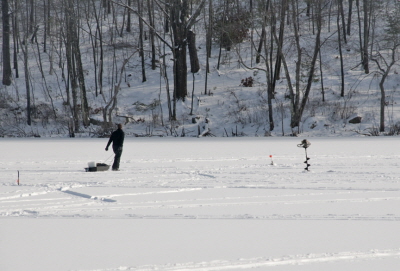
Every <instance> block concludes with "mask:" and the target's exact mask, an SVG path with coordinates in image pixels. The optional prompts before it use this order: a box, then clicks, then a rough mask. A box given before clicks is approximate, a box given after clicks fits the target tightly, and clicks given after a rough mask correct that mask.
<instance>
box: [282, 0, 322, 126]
mask: <svg viewBox="0 0 400 271" xmlns="http://www.w3.org/2000/svg"><path fill="white" fill-rule="evenodd" d="M312 5H313V6H314V7H313V9H314V12H315V14H314V18H315V20H316V25H317V33H316V35H315V43H314V48H313V53H312V55H311V58H310V59H309V61H308V65H307V70H306V71H307V74H308V75H307V78H306V80H307V82H306V85H305V86H304V89H301V85H300V82H301V68H302V64H303V63H304V60H303V56H306V55H305V54H304V52H303V48H302V47H301V46H300V37H301V35H300V33H299V31H298V29H299V28H298V25H297V20H296V16H297V14H296V8H295V6H294V2H292V5H291V7H292V9H291V12H292V22H293V30H294V39H295V48H296V53H297V57H296V59H295V62H296V68H295V70H296V72H295V82H296V83H295V84H294V86H295V88H293V84H292V79H291V75H290V72H289V68H288V64H287V61H286V58H285V56H284V54H283V51H282V50H280V52H281V57H282V63H283V66H284V68H285V74H286V79H287V86H288V88H289V91H290V105H291V123H290V126H291V127H292V128H295V127H298V129H300V127H299V126H300V121H301V117H302V115H303V112H304V109H305V106H306V104H307V100H308V96H309V94H310V91H311V85H312V82H313V78H314V71H315V63H316V61H317V58H318V53H319V50H320V45H321V40H320V36H321V29H322V16H321V13H322V3H321V1H319V0H313V1H312ZM274 38H275V40H276V42H277V43H278V42H279V39H278V37H277V36H276V34H275V35H274ZM278 44H279V43H278ZM302 93H303V95H302V97H301V94H302Z"/></svg>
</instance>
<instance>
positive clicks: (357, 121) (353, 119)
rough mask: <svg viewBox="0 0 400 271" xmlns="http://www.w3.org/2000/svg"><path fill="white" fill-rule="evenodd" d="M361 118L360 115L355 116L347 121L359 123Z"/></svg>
mask: <svg viewBox="0 0 400 271" xmlns="http://www.w3.org/2000/svg"><path fill="white" fill-rule="evenodd" d="M361 119H362V117H355V118H352V119H351V120H349V123H352V124H357V123H361Z"/></svg>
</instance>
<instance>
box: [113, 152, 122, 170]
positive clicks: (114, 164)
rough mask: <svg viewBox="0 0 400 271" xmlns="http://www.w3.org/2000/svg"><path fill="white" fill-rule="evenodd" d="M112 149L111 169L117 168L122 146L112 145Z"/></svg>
mask: <svg viewBox="0 0 400 271" xmlns="http://www.w3.org/2000/svg"><path fill="white" fill-rule="evenodd" d="M113 151H114V153H115V156H114V163H113V165H112V169H114V170H115V169H119V161H120V160H121V155H122V147H121V146H113Z"/></svg>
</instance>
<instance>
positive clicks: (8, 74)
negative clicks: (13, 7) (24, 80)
mask: <svg viewBox="0 0 400 271" xmlns="http://www.w3.org/2000/svg"><path fill="white" fill-rule="evenodd" d="M1 10H2V17H3V20H2V21H3V45H2V50H3V80H2V83H3V85H6V86H9V85H11V78H12V70H11V55H10V14H9V6H8V0H2V1H1Z"/></svg>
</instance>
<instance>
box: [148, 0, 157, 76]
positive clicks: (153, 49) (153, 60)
mask: <svg viewBox="0 0 400 271" xmlns="http://www.w3.org/2000/svg"><path fill="white" fill-rule="evenodd" d="M147 9H148V14H149V24H150V29H149V33H150V45H151V69H152V70H155V69H156V46H155V44H154V39H155V37H154V21H153V12H154V7H153V0H148V1H147Z"/></svg>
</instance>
